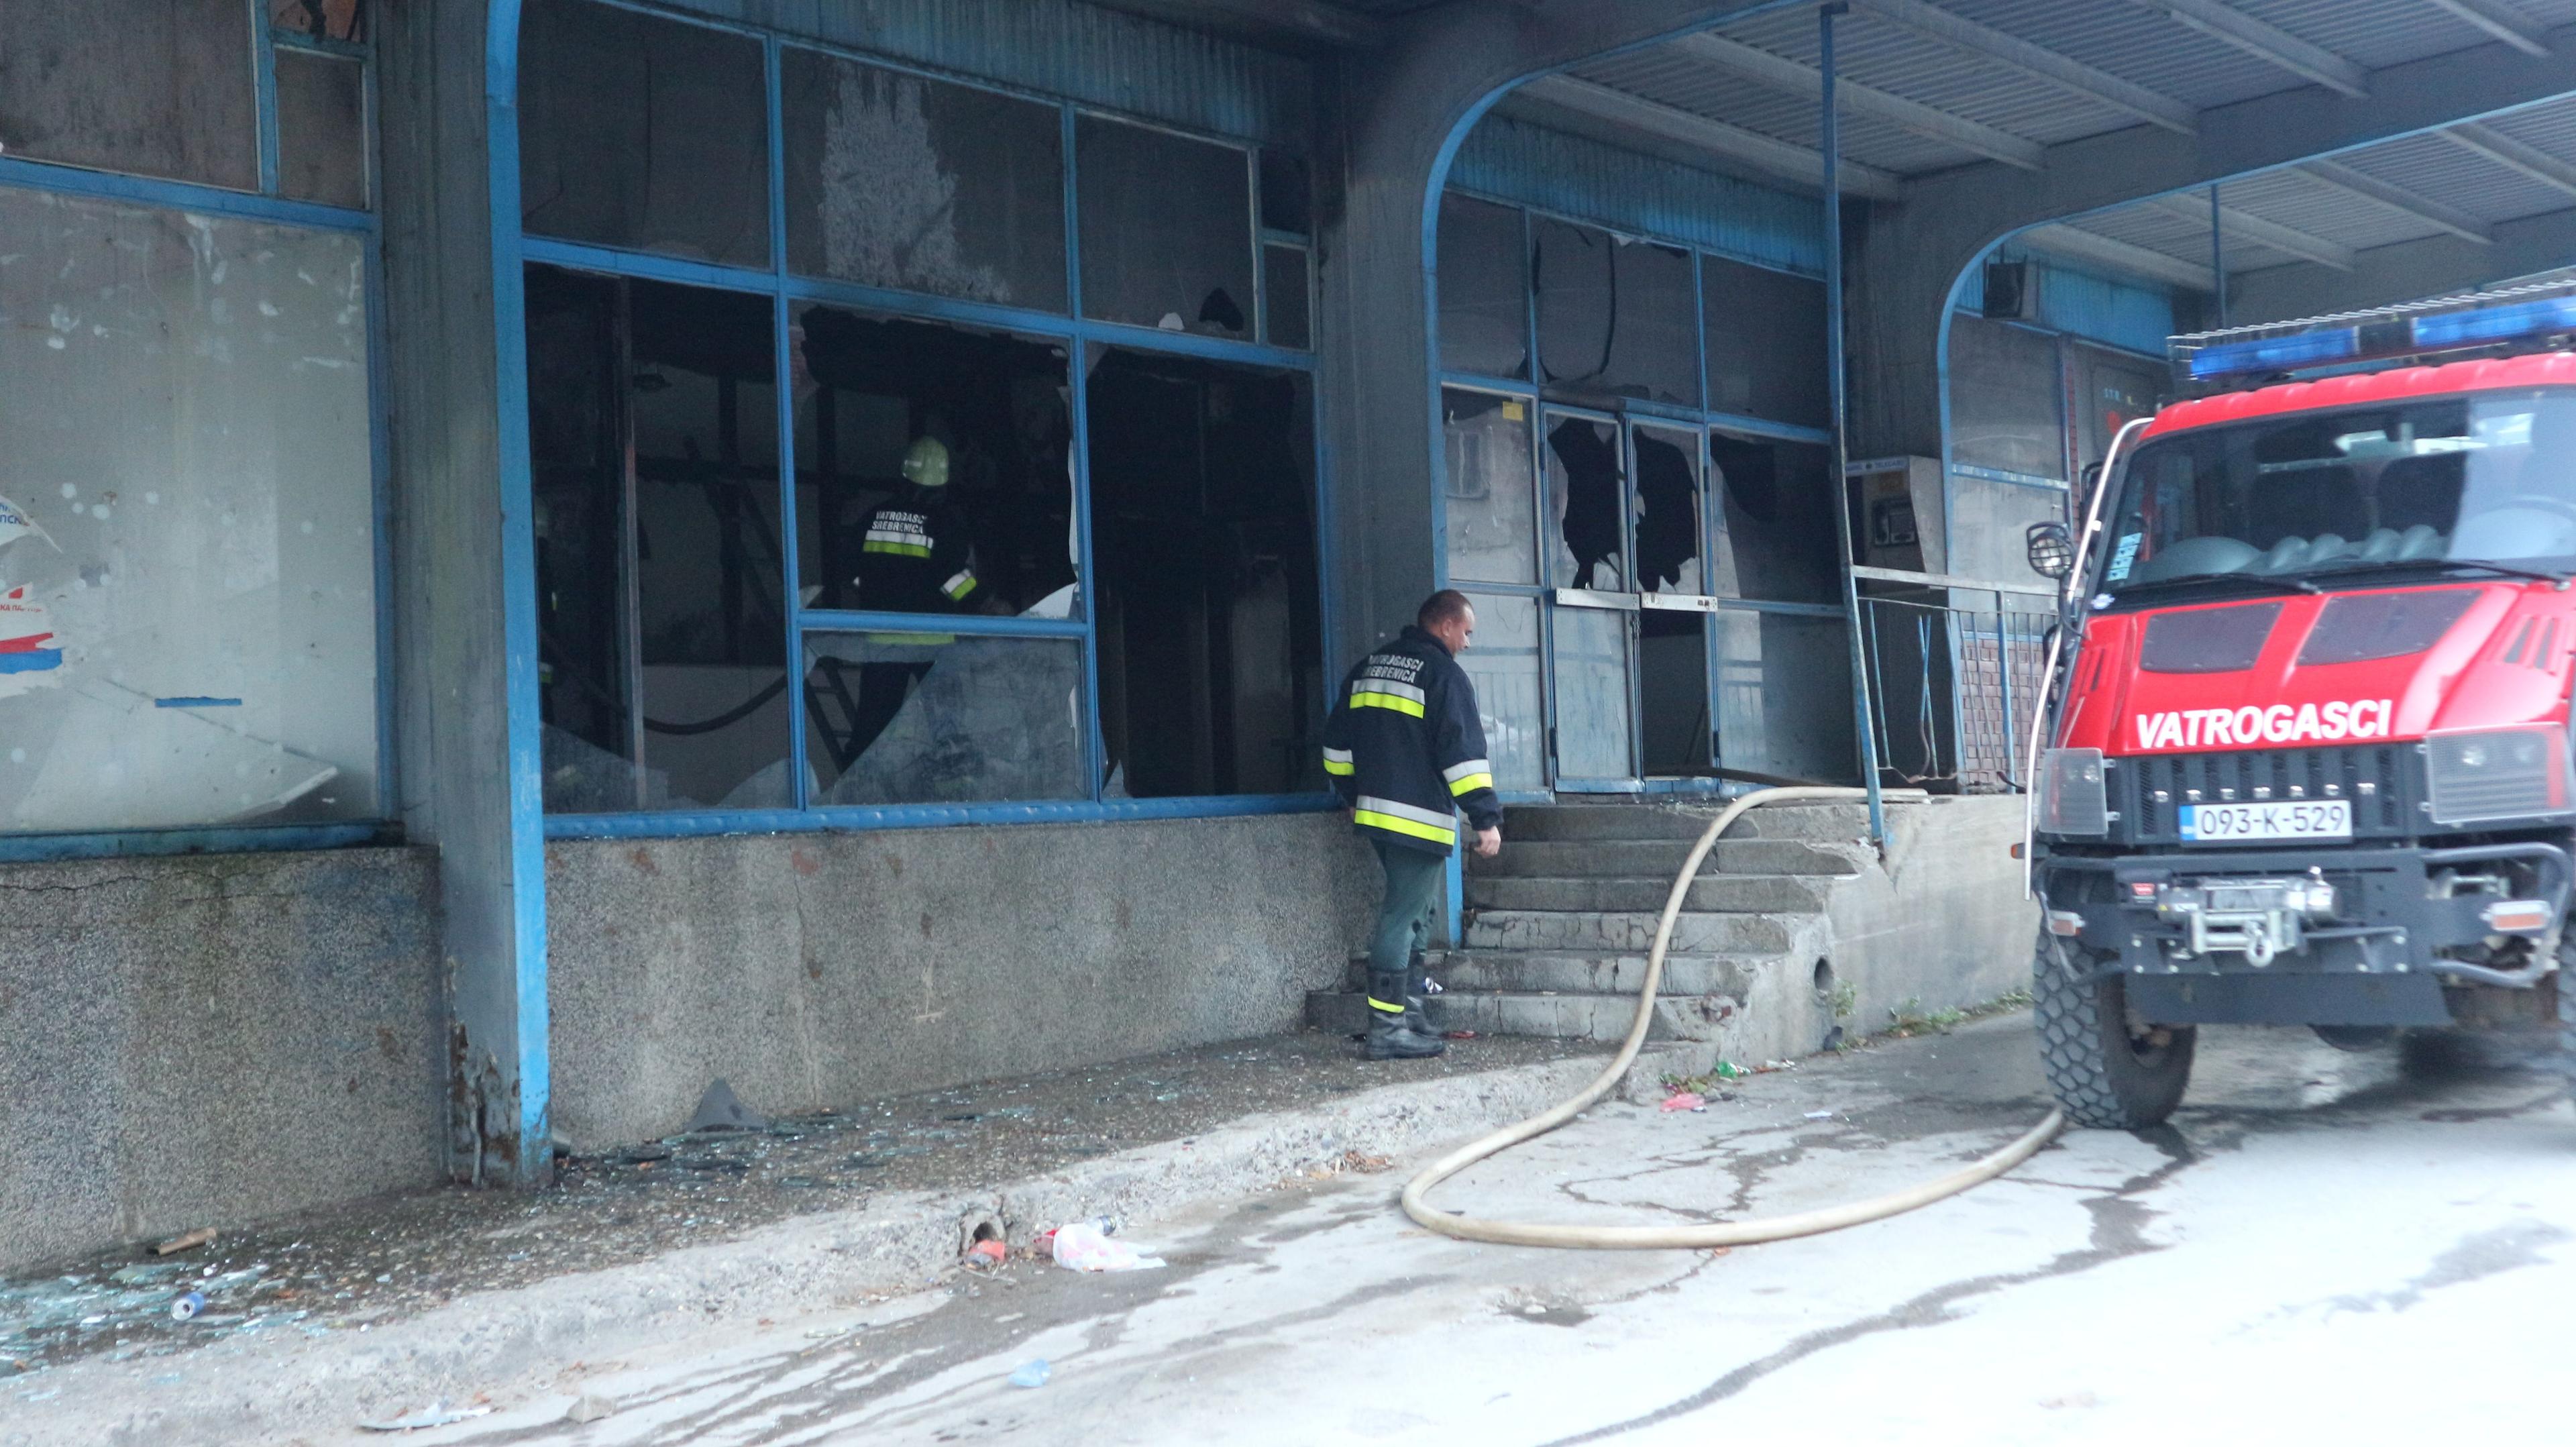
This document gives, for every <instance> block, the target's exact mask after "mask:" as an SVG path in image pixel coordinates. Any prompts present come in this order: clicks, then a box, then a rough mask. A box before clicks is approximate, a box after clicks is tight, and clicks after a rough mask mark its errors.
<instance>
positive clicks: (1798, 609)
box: [1433, 186, 1844, 802]
mask: <svg viewBox="0 0 2576 1447" xmlns="http://www.w3.org/2000/svg"><path fill="white" fill-rule="evenodd" d="M1444 194H1445V195H1446V196H1450V197H1456V198H1460V199H1463V200H1466V201H1471V202H1478V203H1483V204H1486V205H1491V206H1500V207H1506V208H1509V209H1510V210H1511V211H1513V212H1515V213H1516V214H1517V215H1518V216H1519V218H1520V223H1521V252H1520V255H1521V262H1522V265H1521V267H1520V270H1519V275H1520V276H1521V278H1522V281H1523V285H1522V306H1523V314H1522V317H1521V325H1522V337H1521V341H1520V343H1519V351H1520V354H1521V356H1522V357H1524V358H1527V359H1536V358H1537V357H1538V356H1539V340H1540V339H1539V317H1538V287H1537V285H1536V284H1535V282H1534V281H1533V280H1532V279H1531V276H1532V273H1531V266H1530V257H1531V256H1532V254H1533V253H1532V247H1533V245H1534V244H1535V235H1534V231H1535V228H1536V227H1537V226H1539V225H1540V224H1543V223H1547V222H1559V223H1564V224H1566V225H1569V226H1573V227H1579V228H1585V229H1589V230H1594V231H1598V230H1600V229H1601V223H1599V222H1597V221H1592V220H1589V219H1587V218H1584V217H1579V216H1573V215H1568V214H1563V213H1558V212H1554V211H1551V210H1548V209H1547V208H1544V207H1535V206H1531V205H1528V204H1526V203H1524V202H1521V201H1516V200H1513V199H1511V198H1509V197H1504V196H1499V195H1492V194H1487V193H1485V192H1482V191H1479V190H1476V189H1473V188H1469V187H1462V186H1452V187H1450V188H1448V189H1447V191H1446V192H1445V193H1444ZM1620 229H1621V230H1624V228H1620ZM1642 239H1645V240H1649V241H1653V242H1655V243H1656V244H1658V245H1662V246H1669V247H1675V248H1680V249H1684V250H1687V251H1689V252H1690V253H1691V257H1692V266H1691V272H1692V305H1691V307H1690V313H1691V317H1692V326H1693V328H1694V335H1695V336H1696V338H1697V341H1698V348H1697V353H1696V354H1697V356H1698V359H1699V369H1700V373H1701V376H1700V378H1699V389H1698V390H1699V394H1700V396H1701V397H1702V398H1703V399H1705V398H1706V397H1707V396H1708V392H1709V381H1708V376H1707V373H1708V348H1709V346H1710V343H1711V338H1710V337H1709V336H1708V334H1707V326H1706V318H1707V305H1706V297H1705V295H1704V292H1705V289H1706V287H1707V285H1708V281H1707V272H1708V271H1709V269H1710V268H1709V263H1711V262H1723V263H1726V264H1728V265H1730V266H1741V267H1749V268H1752V269H1755V270H1758V271H1762V272H1771V273H1778V274H1779V275H1780V276H1781V277H1794V278H1798V279H1800V280H1810V281H1811V280H1813V277H1812V276H1811V275H1810V274H1809V273H1805V272H1800V271H1795V270H1791V269H1789V268H1785V267H1782V266H1780V265H1778V264H1777V263H1776V262H1773V261H1768V260H1761V259H1756V258H1752V257H1748V256H1739V255H1728V254H1725V253H1722V252H1719V251H1716V250H1713V249H1711V248H1709V247H1707V246H1704V245H1695V244H1694V243H1691V242H1688V241H1681V240H1676V239H1672V238H1658V237H1648V238H1642ZM1487 300H1488V301H1489V302H1490V301H1491V300H1492V298H1487ZM1822 328H1823V320H1822V317H1821V315H1819V317H1818V320H1817V329H1818V336H1819V337H1821V336H1822ZM1435 365H1436V363H1435ZM1536 370H1537V368H1536V366H1535V365H1534V364H1532V363H1527V362H1525V363H1524V372H1525V373H1528V372H1535V371H1536ZM1435 381H1436V383H1437V385H1438V389H1439V391H1440V393H1441V394H1442V396H1443V397H1444V398H1463V397H1473V396H1479V395H1481V396H1489V397H1499V398H1505V399H1509V400H1510V401H1511V402H1512V403H1513V404H1515V413H1514V418H1513V420H1514V422H1515V424H1516V425H1520V423H1521V419H1520V416H1519V414H1520V413H1521V412H1525V413H1526V414H1527V419H1528V420H1527V422H1526V424H1525V425H1526V427H1527V428H1529V429H1531V430H1530V432H1529V434H1528V436H1529V443H1528V445H1527V447H1526V448H1525V452H1526V456H1527V462H1526V464H1525V466H1524V467H1523V470H1524V471H1525V472H1526V475H1527V476H1526V480H1527V484H1528V486H1529V488H1530V489H1531V497H1532V498H1533V500H1534V503H1533V506H1531V507H1529V508H1527V509H1523V510H1521V512H1520V516H1522V517H1524V518H1527V519H1528V520H1529V521H1530V524H1531V525H1532V526H1533V527H1535V528H1536V529H1537V530H1538V531H1537V533H1536V534H1534V535H1533V536H1532V537H1531V538H1529V539H1528V546H1529V548H1530V550H1531V553H1530V556H1532V557H1534V558H1535V557H1537V556H1539V552H1540V550H1541V549H1543V547H1544V545H1545V543H1546V538H1545V537H1544V532H1545V527H1546V524H1545V513H1546V508H1545V507H1544V506H1540V505H1537V502H1536V501H1535V500H1540V499H1543V497H1544V493H1543V490H1542V484H1541V473H1542V472H1543V471H1544V457H1543V456H1542V454H1543V452H1544V449H1545V442H1544V436H1543V434H1542V433H1541V432H1539V431H1538V430H1537V429H1538V428H1539V426H1540V419H1542V418H1543V417H1545V416H1546V415H1548V414H1549V413H1550V412H1554V413H1557V414H1559V415H1578V414H1579V413H1581V412H1582V409H1585V408H1592V409H1598V408H1601V407H1604V406H1605V405H1606V406H1608V407H1610V408H1611V410H1610V411H1608V412H1599V413H1597V414H1593V415H1597V416H1598V418H1599V419H1600V420H1602V421H1605V422H1614V423H1616V424H1617V425H1619V427H1620V430H1621V433H1622V449H1623V452H1622V455H1623V456H1625V455H1626V449H1627V448H1628V447H1630V446H1632V445H1633V444H1632V443H1631V442H1629V441H1628V440H1627V434H1628V433H1629V432H1630V431H1631V429H1632V428H1633V427H1635V426H1640V425H1643V426H1661V427H1665V428H1674V427H1678V428H1681V429H1683V430H1687V431H1690V432H1694V433H1697V434H1698V435H1699V437H1700V447H1701V454H1700V457H1699V459H1698V461H1699V466H1700V476H1701V478H1702V488H1703V492H1702V495H1703V499H1704V506H1703V509H1702V512H1703V520H1702V527H1703V531H1704V539H1703V546H1702V550H1701V553H1700V556H1701V557H1702V558H1705V559H1711V560H1714V559H1716V558H1718V557H1720V556H1721V555H1722V553H1721V549H1720V547H1719V544H1720V542H1721V538H1720V536H1719V530H1720V529H1721V528H1722V526H1723V524H1722V522H1721V513H1722V508H1721V507H1720V506H1719V505H1718V498H1717V493H1718V487H1719V483H1718V480H1717V478H1716V476H1715V474H1714V472H1713V470H1712V469H1711V468H1710V466H1709V456H1708V452H1707V447H1708V443H1707V438H1708V436H1709V434H1710V433H1712V432H1715V433H1720V434H1732V435H1734V436H1737V437H1743V438H1751V439H1758V440H1767V441H1773V442H1783V443H1804V444H1811V445H1816V446H1822V445H1826V444H1829V443H1830V442H1831V441H1832V435H1831V434H1830V433H1828V432H1826V431H1824V430H1823V429H1820V428H1817V427H1813V426H1807V425H1802V424H1800V423H1797V422H1792V421H1782V420H1779V419H1777V418H1769V417H1750V416H1745V415H1743V414H1740V413H1735V412H1728V411H1724V410H1720V409H1717V408H1714V407H1708V406H1692V405H1685V404H1680V403H1674V402H1669V401H1661V400H1655V399H1651V398H1646V397H1622V398H1617V399H1608V400H1605V399H1604V398H1603V397H1601V396H1600V395H1599V394H1597V393H1578V392H1572V391H1567V390H1562V389H1558V388H1555V387H1551V386H1548V385H1546V384H1545V383H1543V382H1539V381H1534V380H1532V378H1531V376H1529V375H1518V376H1505V375H1494V374H1489V373H1479V372H1468V371H1457V370H1446V369H1444V370H1441V371H1440V372H1439V373H1438V375H1437V377H1436V378H1435ZM1569 409H1572V410H1569ZM1442 410H1443V413H1444V415H1445V414H1446V413H1447V412H1448V411H1449V410H1450V407H1449V406H1448V405H1447V404H1446V403H1445V402H1444V406H1443V409H1442ZM1448 466H1449V464H1448V462H1447V460H1446V459H1445V458H1444V460H1443V463H1442V467H1441V476H1440V477H1439V479H1438V480H1437V482H1436V483H1435V489H1434V514H1433V536H1434V539H1435V546H1436V547H1437V548H1438V550H1439V555H1438V572H1439V577H1440V579H1441V582H1442V585H1443V586H1448V587H1456V588H1459V589H1462V590H1464V591H1466V592H1467V593H1468V594H1469V595H1470V596H1471V597H1473V596H1477V595H1489V596H1494V597H1500V598H1508V599H1512V600H1514V601H1513V603H1512V604H1511V605H1510V606H1511V607H1512V608H1513V610H1514V611H1515V614H1516V615H1517V612H1518V610H1519V609H1520V608H1521V607H1522V606H1523V602H1522V601H1521V600H1526V605H1527V606H1528V607H1530V608H1532V609H1534V610H1535V613H1536V619H1537V633H1538V636H1537V638H1536V639H1535V641H1534V643H1533V644H1532V646H1533V647H1534V649H1535V652H1536V655H1537V657H1538V659H1539V660H1540V666H1541V669H1542V671H1543V687H1542V688H1541V690H1540V692H1541V694H1542V695H1543V698H1544V704H1545V734H1546V737H1548V738H1550V739H1554V738H1555V736H1556V730H1557V727H1558V709H1557V689H1556V680H1555V677H1554V674H1555V667H1554V663H1553V659H1554V656H1555V655H1554V648H1555V645H1556V642H1557V632H1558V625H1557V618H1556V607H1555V603H1554V599H1553V591H1554V590H1553V589H1552V588H1551V587H1549V586H1548V585H1547V581H1546V579H1545V578H1544V577H1543V576H1540V577H1535V578H1534V580H1533V581H1529V582H1513V581H1497V580H1490V579H1484V578H1474V577H1464V576H1455V575H1453V573H1452V571H1451V563H1450V556H1449V549H1450V541H1451V535H1450V531H1449V506H1450V503H1449V489H1450V486H1451V480H1450V479H1449V478H1448V477H1447V475H1446V474H1447V471H1448ZM1724 591H1725V592H1730V593H1731V592H1732V591H1733V589H1732V588H1731V587H1730V588H1727V589H1725V590H1724ZM1718 607H1719V609H1720V616H1721V618H1723V617H1726V616H1728V615H1738V616H1740V615H1755V616H1758V615H1763V614H1778V615H1788V616H1794V617H1807V618H1814V619H1831V620H1836V621H1839V620H1841V619H1842V618H1843V616H1844V611H1843V609H1842V607H1841V606H1840V605H1839V604H1830V603H1800V602H1786V601H1776V600H1771V599H1762V598H1743V597H1733V596H1723V597H1721V598H1720V599H1719V602H1718ZM1722 648H1723V645H1722V641H1721V638H1720V629H1718V628H1717V627H1711V628H1710V629H1709V630H1708V644H1707V674H1706V676H1707V678H1708V679H1709V680H1710V681H1711V683H1710V686H1711V688H1712V689H1715V688H1716V687H1717V683H1716V680H1718V679H1719V678H1720V677H1721V673H1722V669H1723V665H1724V659H1723V657H1722ZM1632 683H1633V679H1632ZM1631 712H1632V713H1633V712H1634V710H1632V711H1631ZM1633 726H1634V719H1633V718H1632V719H1631V727H1632V730H1633ZM1632 742H1633V740H1632ZM1547 753H1548V759H1547V769H1548V771H1549V781H1550V783H1551V784H1565V785H1575V784H1579V785H1580V786H1581V787H1582V788H1583V789H1585V790H1621V791H1629V790H1633V791H1642V792H1650V793H1651V792H1674V791H1687V790H1690V789H1694V788H1702V787H1710V786H1709V785H1707V784H1705V783H1703V782H1702V781H1698V780H1691V779H1683V780H1677V781H1676V780H1661V779H1642V778H1641V779H1628V780H1621V779H1594V778H1585V779H1580V780H1577V779H1573V778H1571V777H1567V778H1563V779H1560V778H1558V777H1557V774H1556V760H1555V756H1554V755H1555V750H1554V748H1553V747H1551V748H1549V749H1548V750H1547ZM1504 797H1505V798H1507V799H1511V800H1514V801H1529V802H1535V801H1542V800H1545V799H1547V798H1550V797H1552V796H1551V794H1550V793H1549V791H1548V790H1546V789H1527V788H1524V789H1520V790H1514V791H1507V792H1506V793H1505V796H1504Z"/></svg>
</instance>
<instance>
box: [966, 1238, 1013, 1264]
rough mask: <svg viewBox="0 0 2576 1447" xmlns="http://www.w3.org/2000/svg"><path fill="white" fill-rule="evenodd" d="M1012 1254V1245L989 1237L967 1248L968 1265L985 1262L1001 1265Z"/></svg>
mask: <svg viewBox="0 0 2576 1447" xmlns="http://www.w3.org/2000/svg"><path fill="white" fill-rule="evenodd" d="M1010 1255H1011V1248H1010V1247H1008V1246H1005V1245H1003V1244H1002V1243H1001V1242H999V1241H994V1240H991V1239H989V1238H988V1239H986V1240H982V1241H978V1242H976V1243H975V1244H974V1245H972V1246H969V1247H967V1248H966V1261H967V1264H968V1265H973V1264H975V1263H977V1262H983V1263H986V1264H989V1265H993V1266H999V1265H1001V1264H1002V1263H1003V1262H1004V1261H1007V1260H1009V1259H1010Z"/></svg>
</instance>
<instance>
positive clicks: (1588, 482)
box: [1542, 407, 1640, 791]
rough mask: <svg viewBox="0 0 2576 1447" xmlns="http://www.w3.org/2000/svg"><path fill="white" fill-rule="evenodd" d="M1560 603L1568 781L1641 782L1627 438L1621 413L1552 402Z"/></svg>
mask: <svg viewBox="0 0 2576 1447" xmlns="http://www.w3.org/2000/svg"><path fill="white" fill-rule="evenodd" d="M1542 426H1543V430H1544V433H1545V441H1544V445H1543V447H1542V453H1543V455H1544V459H1545V463H1546V475H1547V486H1546V492H1545V497H1546V506H1547V513H1546V518H1545V522H1544V532H1545V536H1546V553H1547V558H1546V562H1547V584H1548V589H1549V593H1548V597H1549V601H1550V603H1551V605H1552V606H1551V608H1550V614H1551V616H1550V619H1549V621H1550V624H1551V627H1550V628H1549V639H1548V675H1549V680H1550V683H1551V685H1552V690H1551V691H1552V693H1553V696H1554V698H1555V701H1556V725H1555V728H1554V730H1553V731H1552V732H1553V742H1554V754H1555V760H1556V785H1557V787H1558V788H1560V789H1572V790H1577V791H1583V790H1619V791H1626V790H1633V789H1635V788H1636V787H1637V736H1636V735H1637V710H1636V697H1635V694H1636V679H1635V671H1634V667H1633V661H1634V657H1635V651H1636V634H1637V615H1638V613H1639V611H1640V609H1639V607H1638V604H1637V594H1636V592H1635V590H1634V589H1633V588H1632V587H1631V586H1630V582H1629V580H1630V578H1631V576H1632V574H1631V572H1630V564H1629V557H1628V548H1629V532H1630V528H1629V519H1630V504H1629V497H1628V477H1627V473H1628V467H1627V461H1628V459H1627V446H1626V440H1625V438H1624V437H1623V436H1622V435H1621V432H1622V429H1621V428H1620V425H1619V421H1618V419H1617V418H1615V417H1609V416H1604V415H1600V414H1596V413H1588V412H1575V411H1569V410H1566V409H1563V408H1554V407H1551V408H1549V409H1547V413H1546V415H1545V418H1544V420H1543V424H1542Z"/></svg>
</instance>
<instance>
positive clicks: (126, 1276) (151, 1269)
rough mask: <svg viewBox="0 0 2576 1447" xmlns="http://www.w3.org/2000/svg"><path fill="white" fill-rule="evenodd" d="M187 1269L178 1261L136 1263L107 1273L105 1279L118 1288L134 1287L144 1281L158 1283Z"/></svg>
mask: <svg viewBox="0 0 2576 1447" xmlns="http://www.w3.org/2000/svg"><path fill="white" fill-rule="evenodd" d="M187 1269H188V1268H187V1265H186V1263H184V1262H178V1261H138V1262H136V1263H135V1264H133V1265H132V1266H120V1267H118V1268H116V1269H115V1270H114V1271H111V1272H109V1273H108V1274H107V1279H108V1280H110V1281H113V1282H115V1283H116V1284H117V1285H119V1286H134V1285H137V1284H140V1283H142V1282H146V1281H158V1280H160V1279H161V1278H162V1277H164V1276H167V1275H169V1274H170V1273H171V1272H174V1271H185V1270H187Z"/></svg>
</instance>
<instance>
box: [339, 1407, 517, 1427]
mask: <svg viewBox="0 0 2576 1447" xmlns="http://www.w3.org/2000/svg"><path fill="white" fill-rule="evenodd" d="M491 1414H492V1409H491V1408H489V1407H458V1408H455V1409H453V1410H450V1409H449V1407H448V1405H447V1404H446V1403H445V1402H432V1403H430V1404H429V1405H428V1406H426V1407H423V1408H421V1409H420V1410H419V1411H417V1412H414V1413H412V1414H411V1415H410V1416H408V1417H395V1418H392V1419H390V1420H387V1421H383V1422H360V1423H359V1424H358V1427H359V1429H360V1430H361V1431H366V1432H411V1431H417V1430H418V1429H420V1428H423V1427H444V1426H446V1425H447V1424H448V1423H450V1422H467V1421H471V1420H473V1419H474V1418H476V1417H488V1416H490V1415H491Z"/></svg>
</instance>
